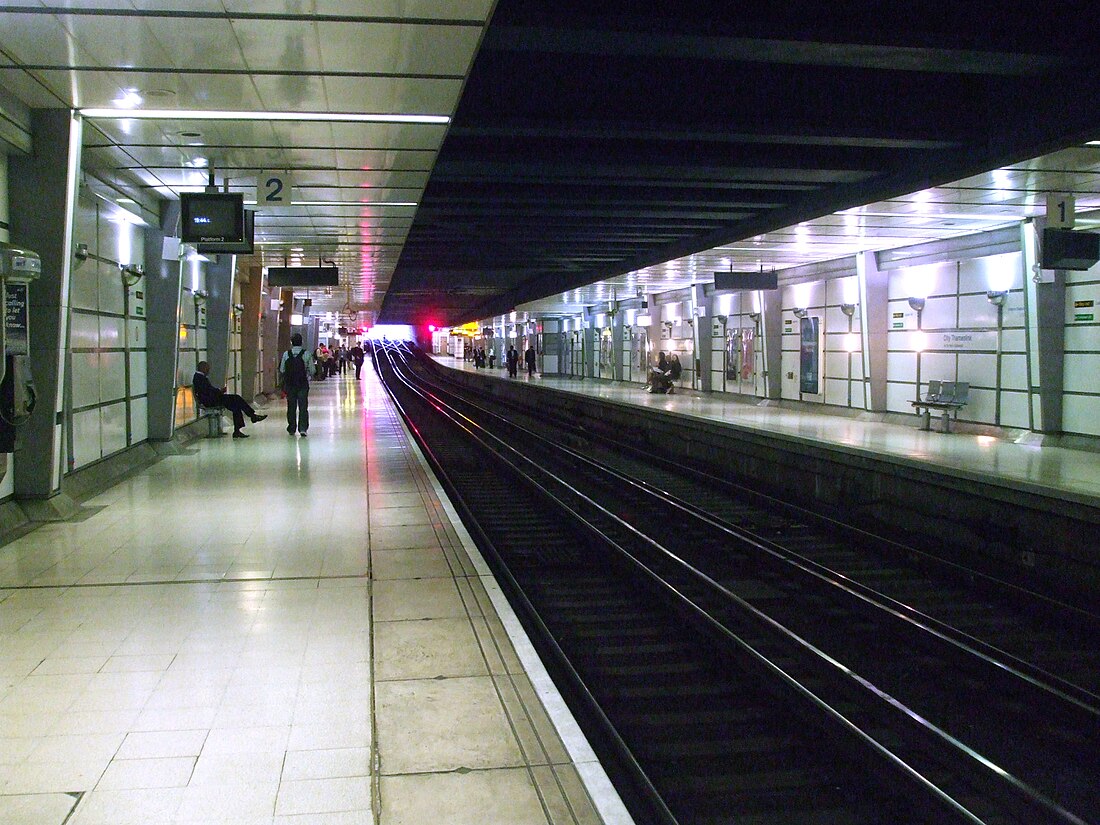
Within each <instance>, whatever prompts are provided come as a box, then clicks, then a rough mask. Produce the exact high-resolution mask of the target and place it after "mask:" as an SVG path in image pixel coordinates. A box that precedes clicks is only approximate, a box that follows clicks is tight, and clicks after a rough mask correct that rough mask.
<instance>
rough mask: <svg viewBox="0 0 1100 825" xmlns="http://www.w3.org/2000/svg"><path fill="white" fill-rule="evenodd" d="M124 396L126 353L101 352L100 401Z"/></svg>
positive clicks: (113, 399)
mask: <svg viewBox="0 0 1100 825" xmlns="http://www.w3.org/2000/svg"><path fill="white" fill-rule="evenodd" d="M125 396H126V353H124V352H101V353H100V354H99V397H100V399H101V400H102V401H104V402H107V401H115V400H117V399H119V398H124V397H125Z"/></svg>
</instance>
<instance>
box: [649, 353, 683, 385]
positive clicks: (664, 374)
mask: <svg viewBox="0 0 1100 825" xmlns="http://www.w3.org/2000/svg"><path fill="white" fill-rule="evenodd" d="M683 372H684V368H683V367H682V366H681V365H680V356H679V355H677V354H676V353H672V355H670V356H666V355H665V354H664V353H663V352H662V353H659V354H658V356H657V365H656V366H655V367H653V368H652V369H651V370H650V371H649V383H648V384H646V392H656V393H666V394H668V395H672V388H673V387H674V386H675V385H676V382H677V381H679V380H680V376H681V375H682V374H683Z"/></svg>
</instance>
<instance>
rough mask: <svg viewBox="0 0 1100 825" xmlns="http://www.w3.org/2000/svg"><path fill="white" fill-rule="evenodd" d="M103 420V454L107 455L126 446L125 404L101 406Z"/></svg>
mask: <svg viewBox="0 0 1100 825" xmlns="http://www.w3.org/2000/svg"><path fill="white" fill-rule="evenodd" d="M100 411H101V413H102V421H103V455H105V456H108V455H111V454H112V453H117V452H118V451H119V450H123V449H125V448H126V404H125V402H123V403H120V404H109V405H107V406H105V407H101V408H100Z"/></svg>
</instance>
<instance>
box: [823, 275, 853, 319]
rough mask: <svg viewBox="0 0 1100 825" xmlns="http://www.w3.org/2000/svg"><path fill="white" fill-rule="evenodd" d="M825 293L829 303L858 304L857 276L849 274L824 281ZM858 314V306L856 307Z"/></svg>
mask: <svg viewBox="0 0 1100 825" xmlns="http://www.w3.org/2000/svg"><path fill="white" fill-rule="evenodd" d="M825 295H826V298H827V299H828V302H829V303H830V304H858V303H859V278H858V277H856V276H855V275H850V276H849V277H847V278H833V279H832V280H830V281H826V282H825ZM856 314H857V315H858V314H859V307H858V306H857V307H856Z"/></svg>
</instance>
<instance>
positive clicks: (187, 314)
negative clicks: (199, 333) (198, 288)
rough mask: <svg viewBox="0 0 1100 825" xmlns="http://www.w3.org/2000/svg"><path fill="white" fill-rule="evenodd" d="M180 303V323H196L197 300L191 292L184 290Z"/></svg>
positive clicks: (189, 324) (190, 324) (191, 324)
mask: <svg viewBox="0 0 1100 825" xmlns="http://www.w3.org/2000/svg"><path fill="white" fill-rule="evenodd" d="M180 305H181V309H182V312H181V313H180V319H181V320H180V323H181V324H186V325H187V326H192V327H193V326H194V325H195V301H194V299H193V298H192V297H191V293H190V292H184V293H183V295H182V296H181V298H180Z"/></svg>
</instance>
